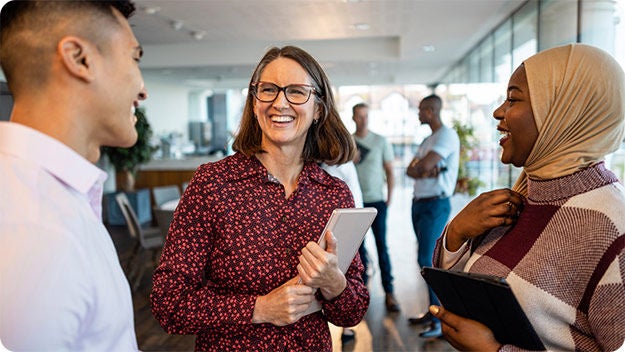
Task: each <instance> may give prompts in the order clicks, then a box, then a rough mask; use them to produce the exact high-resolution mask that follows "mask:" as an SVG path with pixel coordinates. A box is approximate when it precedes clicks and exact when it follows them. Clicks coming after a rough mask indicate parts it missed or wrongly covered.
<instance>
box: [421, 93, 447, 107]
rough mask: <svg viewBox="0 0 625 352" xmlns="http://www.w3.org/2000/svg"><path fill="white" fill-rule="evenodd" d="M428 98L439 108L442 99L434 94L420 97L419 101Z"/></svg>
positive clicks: (427, 99)
mask: <svg viewBox="0 0 625 352" xmlns="http://www.w3.org/2000/svg"><path fill="white" fill-rule="evenodd" d="M430 100H431V101H433V102H434V103H435V104H436V105H437V106H438V108H439V109H440V108H442V107H443V99H441V97H439V96H438V95H436V94H430V95H428V96H427V97H425V98H423V99H421V101H430Z"/></svg>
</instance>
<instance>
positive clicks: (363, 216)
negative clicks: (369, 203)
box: [306, 208, 378, 314]
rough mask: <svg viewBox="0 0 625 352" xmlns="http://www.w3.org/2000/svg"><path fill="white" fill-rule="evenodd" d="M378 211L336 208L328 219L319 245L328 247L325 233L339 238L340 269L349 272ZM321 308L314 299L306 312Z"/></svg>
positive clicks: (372, 209) (337, 246) (337, 245)
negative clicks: (328, 232) (330, 233)
mask: <svg viewBox="0 0 625 352" xmlns="http://www.w3.org/2000/svg"><path fill="white" fill-rule="evenodd" d="M377 213H378V211H377V210H376V209H375V208H344V209H335V210H334V211H333V212H332V215H331V216H330V219H329V220H328V222H327V224H326V227H325V228H324V229H323V231H322V232H321V235H320V236H319V241H318V243H319V246H321V248H326V241H325V233H326V231H330V232H332V234H334V237H335V238H336V240H337V243H336V250H337V253H338V260H339V269H341V271H342V272H343V273H345V272H347V269H348V268H349V265H350V264H351V263H352V260H354V257H355V256H356V252H358V248H359V247H360V244H361V243H362V241H363V239H364V238H365V235H366V234H367V230H368V229H369V227H370V226H371V223H372V222H373V220H374V219H375V216H376V215H377ZM320 309H321V303H320V302H319V301H316V300H315V301H313V303H312V304H311V305H310V307H308V310H307V311H306V314H310V313H313V312H316V311H318V310H320Z"/></svg>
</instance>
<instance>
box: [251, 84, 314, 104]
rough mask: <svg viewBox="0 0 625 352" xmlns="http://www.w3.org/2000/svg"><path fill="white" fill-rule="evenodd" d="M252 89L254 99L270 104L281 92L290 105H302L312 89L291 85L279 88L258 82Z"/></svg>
mask: <svg viewBox="0 0 625 352" xmlns="http://www.w3.org/2000/svg"><path fill="white" fill-rule="evenodd" d="M255 88H256V89H254V96H255V97H256V99H258V100H260V101H262V102H264V103H270V102H272V101H274V100H276V98H277V97H278V94H280V92H281V91H283V92H284V95H285V96H286V100H288V102H289V103H291V104H296V105H299V104H304V103H306V102H307V101H308V99H310V94H311V93H312V92H313V90H314V88H313V87H310V86H307V85H300V84H291V85H289V86H286V87H279V86H277V85H275V84H273V83H269V82H258V83H257V84H256V87H255Z"/></svg>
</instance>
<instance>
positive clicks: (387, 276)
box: [360, 202, 393, 293]
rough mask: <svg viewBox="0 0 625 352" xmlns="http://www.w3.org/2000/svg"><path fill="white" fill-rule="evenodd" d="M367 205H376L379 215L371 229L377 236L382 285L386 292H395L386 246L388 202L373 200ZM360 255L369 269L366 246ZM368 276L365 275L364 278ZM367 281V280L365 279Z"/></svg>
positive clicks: (376, 242) (362, 247) (366, 204)
mask: <svg viewBox="0 0 625 352" xmlns="http://www.w3.org/2000/svg"><path fill="white" fill-rule="evenodd" d="M363 205H364V206H365V207H374V208H376V209H377V211H378V215H377V216H376V217H375V219H374V220H373V223H372V224H371V231H372V232H373V237H374V238H375V247H376V248H377V252H378V264H379V265H380V275H381V276H382V287H383V288H384V292H386V293H393V275H392V274H391V260H390V258H389V256H388V249H387V247H386V214H387V208H388V207H387V206H386V202H373V203H364V204H363ZM363 251H364V252H365V256H364V257H363ZM360 256H361V258H362V259H363V264H364V265H365V272H366V271H367V264H366V251H365V250H364V246H361V248H360ZM364 278H366V274H365V277H363V279H364ZM365 282H366V281H365Z"/></svg>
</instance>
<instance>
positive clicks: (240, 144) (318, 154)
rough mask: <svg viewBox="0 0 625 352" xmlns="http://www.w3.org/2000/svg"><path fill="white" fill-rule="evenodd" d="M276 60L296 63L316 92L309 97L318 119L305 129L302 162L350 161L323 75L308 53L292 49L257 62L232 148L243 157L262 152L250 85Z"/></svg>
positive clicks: (350, 148) (349, 142) (347, 139)
mask: <svg viewBox="0 0 625 352" xmlns="http://www.w3.org/2000/svg"><path fill="white" fill-rule="evenodd" d="M280 57H284V58H289V59H291V60H294V61H295V62H297V63H298V64H300V65H301V66H302V68H304V70H306V72H307V73H308V76H310V78H311V80H312V85H313V86H314V87H315V91H316V93H313V94H312V96H313V97H314V99H315V109H316V110H317V111H319V112H320V113H319V120H318V121H317V122H315V123H313V124H312V125H311V126H310V128H309V129H308V133H307V135H306V142H305V144H304V150H303V152H302V159H303V160H304V161H305V162H308V161H314V162H325V163H327V164H330V165H334V164H343V163H346V162H348V161H351V160H353V158H354V154H355V151H356V147H355V144H354V140H353V138H352V136H351V135H350V133H349V131H347V128H345V125H344V124H343V121H341V117H340V116H339V113H338V111H337V110H336V106H335V104H334V96H333V95H332V89H331V87H330V82H329V80H328V78H327V77H326V74H325V73H324V72H323V69H322V68H321V66H320V65H319V63H318V62H317V61H316V60H315V59H314V58H313V57H312V56H311V55H310V54H308V53H307V52H305V51H304V50H302V49H300V48H298V47H295V46H285V47H283V48H277V47H274V48H271V49H269V51H267V53H266V54H265V56H263V58H262V59H261V60H260V62H259V63H258V66H257V67H256V69H255V70H254V73H253V74H252V78H251V79H250V85H249V86H248V94H247V99H246V101H245V107H244V108H243V116H242V117H241V124H240V125H239V131H238V133H237V135H236V137H235V138H234V143H233V145H232V148H233V149H234V150H236V151H239V152H241V153H243V154H245V155H247V156H251V155H253V154H256V153H264V152H265V151H264V150H263V149H262V147H261V140H262V131H261V129H260V126H259V124H258V121H257V120H256V117H255V116H254V99H255V98H254V95H253V94H252V83H253V82H257V81H258V80H259V79H260V76H261V74H262V72H263V70H264V69H265V67H267V65H268V64H269V63H271V62H272V61H274V60H276V59H278V58H280Z"/></svg>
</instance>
